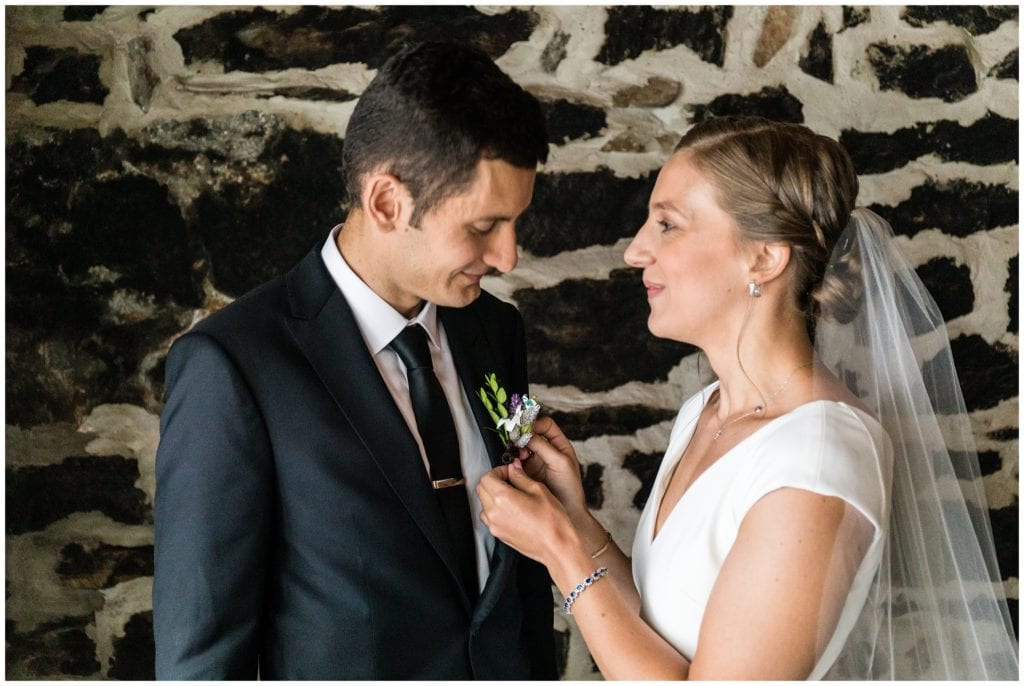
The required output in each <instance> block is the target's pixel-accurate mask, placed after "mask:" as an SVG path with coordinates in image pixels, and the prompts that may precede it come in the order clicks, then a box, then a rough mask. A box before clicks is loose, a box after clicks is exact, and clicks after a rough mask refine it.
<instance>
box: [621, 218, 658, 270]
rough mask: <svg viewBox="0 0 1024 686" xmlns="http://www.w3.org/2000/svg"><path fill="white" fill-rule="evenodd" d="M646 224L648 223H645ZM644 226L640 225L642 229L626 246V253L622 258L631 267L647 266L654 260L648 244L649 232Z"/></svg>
mask: <svg viewBox="0 0 1024 686" xmlns="http://www.w3.org/2000/svg"><path fill="white" fill-rule="evenodd" d="M644 226H646V224H645V225H644ZM644 226H641V227H640V230H639V231H637V232H636V235H635V236H633V240H632V241H631V242H630V244H629V246H628V247H627V248H626V252H625V254H623V256H622V259H624V260H625V261H626V264H628V265H629V266H630V267H641V268H642V267H646V266H647V265H649V264H650V263H651V262H652V261H653V260H652V257H651V250H650V247H649V246H648V244H647V238H646V236H647V234H646V232H645V231H644Z"/></svg>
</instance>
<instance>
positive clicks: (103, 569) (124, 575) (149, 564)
mask: <svg viewBox="0 0 1024 686" xmlns="http://www.w3.org/2000/svg"><path fill="white" fill-rule="evenodd" d="M57 573H58V574H59V575H60V576H61V579H62V580H63V581H64V583H65V584H67V585H68V586H71V587H73V588H92V589H101V588H110V587H112V586H116V585H117V584H119V583H121V582H123V581H128V580H130V579H137V578H139V577H144V576H153V546H151V545H146V546H138V547H125V546H119V545H107V544H106V543H101V544H99V545H98V546H95V547H94V548H91V549H86V548H85V547H83V546H82V545H80V544H78V543H69V544H67V545H66V546H64V547H63V548H62V549H61V551H60V562H59V564H58V565H57Z"/></svg>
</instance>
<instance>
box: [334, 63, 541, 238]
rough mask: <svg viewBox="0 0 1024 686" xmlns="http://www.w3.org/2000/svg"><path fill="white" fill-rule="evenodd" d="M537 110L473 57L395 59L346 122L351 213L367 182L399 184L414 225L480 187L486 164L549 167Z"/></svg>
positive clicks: (344, 162) (515, 88) (506, 80)
mask: <svg viewBox="0 0 1024 686" xmlns="http://www.w3.org/2000/svg"><path fill="white" fill-rule="evenodd" d="M547 140H548V137H547V128H546V126H545V123H544V114H543V112H542V111H541V107H540V103H539V102H537V99H536V98H534V97H533V96H532V95H530V94H529V93H527V92H526V91H525V90H523V89H522V88H521V87H520V86H519V85H518V84H516V83H515V82H514V81H512V79H510V78H509V77H508V75H507V74H505V73H504V72H502V71H501V69H499V68H498V66H497V65H496V64H494V62H492V61H491V59H490V58H489V57H488V56H487V55H486V54H484V53H483V52H481V51H480V50H477V49H475V48H471V47H469V46H465V45H458V44H454V43H420V44H417V45H413V46H409V47H406V48H404V49H402V50H401V51H399V52H398V53H397V54H395V55H393V56H392V57H391V58H390V59H389V60H388V61H387V62H385V63H384V65H383V66H382V67H381V69H380V71H379V72H378V73H377V76H375V77H374V79H373V81H371V82H370V85H369V86H367V88H366V90H365V91H364V92H363V94H362V96H361V97H360V98H359V102H358V103H357V104H356V107H355V110H354V111H353V112H352V116H351V118H350V119H349V122H348V129H347V130H346V132H345V144H344V152H343V154H342V166H343V170H344V173H345V184H346V191H347V193H348V197H349V202H351V203H352V206H353V207H355V206H358V205H359V202H360V194H361V187H362V183H363V180H364V178H365V177H366V175H367V174H371V173H374V172H377V171H384V172H387V173H389V174H392V175H394V176H395V177H397V178H398V179H399V180H400V181H401V182H402V183H403V184H405V186H406V188H408V189H409V192H410V194H411V195H412V198H413V202H414V203H415V209H414V211H413V217H412V224H413V225H416V224H418V222H419V220H420V218H422V217H423V215H424V214H426V213H427V212H429V211H430V210H431V209H433V208H434V207H435V206H437V205H438V204H439V203H440V202H441V201H442V200H445V199H446V198H449V197H451V196H453V195H457V194H458V193H459V192H461V191H462V190H464V189H465V188H466V187H467V186H469V185H470V184H471V183H472V182H473V178H474V175H475V172H476V165H477V163H478V162H479V161H480V160H481V159H498V160H503V161H505V162H508V163H509V164H511V165H513V166H516V167H520V168H523V169H536V167H537V164H538V163H542V162H546V161H547V157H548V142H547Z"/></svg>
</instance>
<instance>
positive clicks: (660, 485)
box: [646, 381, 878, 546]
mask: <svg viewBox="0 0 1024 686" xmlns="http://www.w3.org/2000/svg"><path fill="white" fill-rule="evenodd" d="M718 386H719V382H718V381H714V382H712V383H711V384H709V385H707V386H705V387H704V388H703V389H702V391H701V396H702V399H701V403H700V407H699V408H698V409H697V410H696V414H695V415H694V418H693V421H692V422H691V423H690V426H688V427H687V431H688V434H687V435H686V438H685V442H681V444H680V446H679V447H678V448H677V449H676V450H673V451H672V454H673V455H675V456H676V457H675V458H674V459H675V464H674V465H672V466H670V467H665V466H662V467H661V468H660V469H659V471H658V476H657V477H656V479H655V484H654V489H652V493H651V495H652V497H656V500H655V501H654V503H653V505H654V511H653V516H652V517H651V522H650V529H649V530H648V531H647V534H646V538H647V542H648V545H649V546H653V545H654V544H655V542H657V540H658V539H659V538H661V533H662V531H664V530H665V527H666V526H668V524H669V522H670V521H671V520H672V516H673V515H674V514H675V513H676V510H678V509H679V506H680V504H682V502H683V500H685V499H686V496H687V495H689V494H690V491H692V490H693V487H694V486H696V485H697V484H698V483H699V482H700V481H701V480H702V479H703V478H704V475H705V474H707V473H708V472H710V471H711V470H713V469H715V467H717V466H718V464H719V463H720V462H722V461H723V460H725V459H726V458H727V457H730V456H731V455H733V454H734V453H735V452H736V451H737V449H738V448H740V447H741V446H744V445H746V444H748V443H749V442H750V441H751V439H753V438H754V437H756V436H757V435H758V434H760V433H762V432H764V431H766V430H767V429H768V428H770V427H772V426H773V425H775V424H776V423H778V422H779V421H780V420H782V419H788V418H791V417H792V416H793V415H794V414H795V413H796V412H799V411H801V410H803V409H804V408H807V407H810V406H812V405H818V404H821V403H831V404H834V405H838V406H840V407H842V408H844V409H847V410H851V411H852V412H853V413H854V414H855V415H857V416H858V417H861V416H862V415H866V416H868V417H871V419H872V420H874V421H875V422H876V423H877V422H878V420H877V419H875V418H874V417H872V416H871V415H870V414H866V413H864V412H863V411H862V410H860V409H859V408H856V407H853V406H852V405H850V404H849V403H844V402H843V401H841V400H829V399H827V398H819V399H817V400H809V401H807V402H806V403H802V404H800V405H797V406H796V407H794V408H793V409H792V410H790V411H789V412H786V413H785V414H780V415H779V416H778V417H773V418H772V419H770V420H768V422H766V423H765V424H764V425H762V426H759V427H757V428H756V429H754V430H753V431H752V432H751V433H750V434H749V435H748V436H746V437H744V438H743V439H742V440H741V441H740V442H738V443H737V444H736V445H734V446H732V447H731V448H729V449H728V450H726V451H725V452H724V453H722V454H721V455H720V456H719V457H718V459H717V460H715V461H714V462H713V463H711V464H710V465H708V467H707V468H706V469H705V470H704V471H703V472H701V473H700V474H698V475H697V478H695V479H694V480H693V481H691V482H690V485H689V486H687V487H686V490H685V491H683V493H682V495H680V496H679V500H677V501H676V504H675V505H673V506H672V511H671V512H669V513H668V514H667V515H665V521H664V522H662V524H661V529H660V530H659V531H655V528H656V527H657V525H658V514H659V513H660V512H661V505H662V501H664V499H665V492H666V491H667V490H668V482H669V481H671V478H672V476H671V475H674V474H675V470H676V468H677V467H678V466H679V463H680V462H682V461H683V454H684V453H685V452H686V448H687V447H689V445H690V441H691V440H692V439H693V434H694V432H695V431H696V428H697V420H699V419H700V414H701V412H703V411H704V408H705V407H707V404H708V402H709V401H710V400H711V395H712V394H713V393H714V392H715V391H716V390H717V389H718ZM668 447H669V448H672V447H673V446H672V444H671V443H670V444H669V446H668ZM667 456H668V451H667V450H666V457H667ZM665 474H669V476H667V477H665V478H662V477H663V476H664V475H665Z"/></svg>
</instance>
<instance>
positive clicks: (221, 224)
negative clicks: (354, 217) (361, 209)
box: [189, 129, 345, 296]
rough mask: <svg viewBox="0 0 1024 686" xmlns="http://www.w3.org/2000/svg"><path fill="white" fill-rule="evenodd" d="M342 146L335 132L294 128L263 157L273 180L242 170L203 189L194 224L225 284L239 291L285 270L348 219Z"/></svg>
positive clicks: (220, 284) (219, 282) (215, 274)
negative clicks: (235, 176)
mask: <svg viewBox="0 0 1024 686" xmlns="http://www.w3.org/2000/svg"><path fill="white" fill-rule="evenodd" d="M341 149H342V141H341V140H340V139H338V138H336V137H334V136H331V135H327V134H319V133H315V132H312V131H294V130H291V129H287V130H284V131H282V132H280V133H279V134H276V133H275V134H274V136H273V137H272V138H271V139H269V140H268V141H267V142H266V144H265V146H264V149H263V152H262V153H261V155H260V157H259V159H260V160H261V161H264V162H266V163H267V164H268V165H269V166H270V167H271V168H272V169H273V171H274V174H273V177H272V178H271V179H270V180H269V181H267V180H262V181H259V182H256V183H254V182H253V180H252V179H251V178H248V177H247V176H242V177H241V178H239V179H238V181H237V182H236V181H231V182H226V183H224V184H223V185H222V186H221V187H219V188H210V189H209V190H204V191H203V192H202V193H201V194H200V196H199V197H198V198H197V199H196V200H195V202H194V203H193V204H192V208H191V212H190V221H189V224H190V226H191V229H192V230H193V231H194V232H195V235H197V236H198V237H199V239H200V240H201V242H202V244H203V246H204V248H205V249H206V253H207V255H208V256H209V261H210V270H211V274H212V278H213V283H214V285H215V286H216V287H217V288H218V289H219V290H221V291H222V292H224V293H228V294H230V295H232V296H238V295H241V294H243V293H245V292H246V291H249V290H251V289H252V288H255V287H256V286H257V285H259V284H261V283H263V282H264V281H267V280H269V279H270V278H273V277H274V276H277V275H279V274H283V273H284V272H286V271H287V270H288V269H290V268H291V267H292V266H294V265H295V264H296V263H297V262H298V261H299V260H300V259H302V258H303V257H304V256H305V255H306V253H308V252H309V251H310V249H312V248H313V247H314V246H316V245H317V244H318V243H320V242H322V241H323V240H324V238H325V237H326V236H327V232H328V230H329V229H330V228H331V227H332V226H334V225H335V224H337V223H339V222H340V221H342V220H343V219H344V207H343V205H344V197H345V193H344V188H345V183H344V179H343V178H342V174H341Z"/></svg>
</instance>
